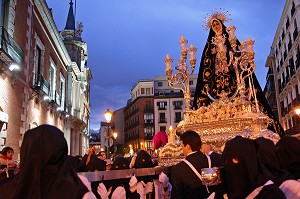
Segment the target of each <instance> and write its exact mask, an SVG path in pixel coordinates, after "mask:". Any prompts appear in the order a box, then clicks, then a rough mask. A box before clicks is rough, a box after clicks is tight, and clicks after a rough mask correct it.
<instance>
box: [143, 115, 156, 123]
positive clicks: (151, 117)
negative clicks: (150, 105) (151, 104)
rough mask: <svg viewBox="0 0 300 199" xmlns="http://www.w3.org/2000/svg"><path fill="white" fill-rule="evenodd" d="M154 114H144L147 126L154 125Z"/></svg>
mask: <svg viewBox="0 0 300 199" xmlns="http://www.w3.org/2000/svg"><path fill="white" fill-rule="evenodd" d="M153 118H154V117H153V113H145V114H144V122H145V124H153Z"/></svg>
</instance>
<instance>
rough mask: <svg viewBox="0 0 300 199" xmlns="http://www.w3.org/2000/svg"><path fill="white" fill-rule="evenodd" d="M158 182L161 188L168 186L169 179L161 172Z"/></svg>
mask: <svg viewBox="0 0 300 199" xmlns="http://www.w3.org/2000/svg"><path fill="white" fill-rule="evenodd" d="M158 181H159V182H160V183H161V184H162V185H163V187H166V186H168V182H169V178H168V176H167V175H166V174H164V172H161V173H160V174H159V177H158Z"/></svg>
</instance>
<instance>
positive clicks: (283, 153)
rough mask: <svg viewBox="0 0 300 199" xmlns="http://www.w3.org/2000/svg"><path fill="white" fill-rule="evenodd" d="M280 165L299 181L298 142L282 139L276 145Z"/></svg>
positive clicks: (292, 138)
mask: <svg viewBox="0 0 300 199" xmlns="http://www.w3.org/2000/svg"><path fill="white" fill-rule="evenodd" d="M276 150H277V155H278V159H279V161H280V164H281V165H282V166H283V168H285V169H286V170H288V171H289V172H290V173H291V174H292V175H293V176H294V177H295V178H296V179H300V140H298V139H297V138H294V137H283V138H281V139H280V140H279V141H278V143H277V144H276Z"/></svg>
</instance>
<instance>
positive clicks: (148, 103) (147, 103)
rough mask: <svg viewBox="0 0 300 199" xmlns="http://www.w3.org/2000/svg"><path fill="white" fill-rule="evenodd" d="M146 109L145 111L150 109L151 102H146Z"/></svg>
mask: <svg viewBox="0 0 300 199" xmlns="http://www.w3.org/2000/svg"><path fill="white" fill-rule="evenodd" d="M146 108H147V109H149V108H151V102H150V101H146Z"/></svg>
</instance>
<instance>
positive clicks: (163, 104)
mask: <svg viewBox="0 0 300 199" xmlns="http://www.w3.org/2000/svg"><path fill="white" fill-rule="evenodd" d="M157 106H158V110H166V106H167V102H157Z"/></svg>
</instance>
